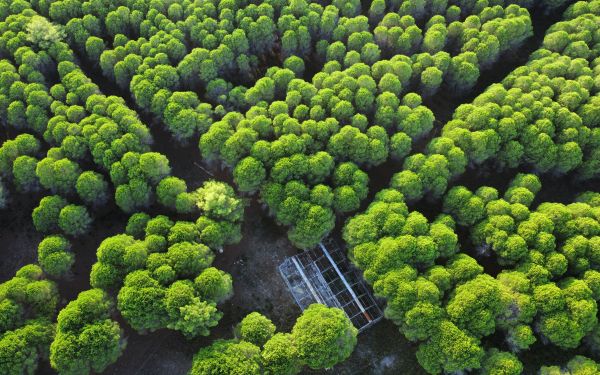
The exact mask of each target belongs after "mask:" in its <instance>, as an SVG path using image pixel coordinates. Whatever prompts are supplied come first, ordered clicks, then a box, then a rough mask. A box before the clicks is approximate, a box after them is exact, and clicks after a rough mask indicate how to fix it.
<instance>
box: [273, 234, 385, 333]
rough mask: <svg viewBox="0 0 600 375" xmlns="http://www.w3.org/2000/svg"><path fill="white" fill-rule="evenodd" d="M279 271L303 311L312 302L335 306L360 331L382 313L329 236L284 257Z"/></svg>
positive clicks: (378, 318)
mask: <svg viewBox="0 0 600 375" xmlns="http://www.w3.org/2000/svg"><path fill="white" fill-rule="evenodd" d="M279 272H280V273H281V276H282V277H283V279H284V281H285V283H286V284H287V286H288V288H289V290H290V292H291V293H292V295H293V297H294V299H295V300H296V303H297V304H298V306H300V308H301V309H302V310H303V311H304V309H306V308H307V307H308V306H309V305H310V304H312V303H321V304H324V305H326V306H329V307H337V308H339V309H342V310H343V311H344V312H345V313H346V315H347V316H348V318H350V320H351V321H352V323H353V324H354V326H355V327H356V328H357V329H358V330H359V331H363V330H365V329H366V328H368V327H369V326H371V325H373V324H375V323H376V322H378V321H379V320H380V319H381V318H382V317H383V313H382V311H381V308H380V307H379V305H378V304H377V301H376V300H375V298H373V295H372V294H371V292H370V291H369V289H368V288H367V286H366V284H365V282H364V280H363V279H362V277H361V276H360V275H359V274H358V272H357V271H356V269H355V268H354V267H352V265H351V264H350V262H349V261H348V258H347V257H346V255H345V254H344V252H343V248H342V247H341V246H339V244H338V243H336V242H335V241H334V240H332V239H327V240H325V241H323V242H322V243H320V244H319V246H317V247H316V248H314V249H312V250H308V251H304V252H302V253H300V254H297V255H294V256H292V257H289V258H286V259H285V260H284V261H283V263H282V264H281V265H280V266H279Z"/></svg>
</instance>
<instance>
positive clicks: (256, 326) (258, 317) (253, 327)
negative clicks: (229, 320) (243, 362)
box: [237, 312, 275, 347]
mask: <svg viewBox="0 0 600 375" xmlns="http://www.w3.org/2000/svg"><path fill="white" fill-rule="evenodd" d="M237 331H238V332H239V335H240V339H241V340H243V341H247V342H249V343H252V344H254V345H256V346H258V347H262V346H263V345H264V344H265V343H266V342H267V341H268V340H269V339H270V338H271V337H273V334H275V325H274V324H273V322H271V320H270V319H269V318H267V317H265V316H264V315H262V314H260V313H257V312H252V313H250V314H248V315H246V316H245V317H244V319H242V321H241V322H240V323H239V325H238V326H237Z"/></svg>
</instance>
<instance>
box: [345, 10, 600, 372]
mask: <svg viewBox="0 0 600 375" xmlns="http://www.w3.org/2000/svg"><path fill="white" fill-rule="evenodd" d="M599 25H600V3H599V2H598V1H588V2H584V1H580V2H577V3H575V4H573V5H572V6H570V7H569V8H568V9H567V10H566V12H565V14H564V17H563V21H561V22H558V23H556V24H554V25H553V26H551V27H550V29H549V30H548V32H547V33H546V35H545V38H544V41H543V45H542V47H541V48H540V49H539V50H537V51H535V52H534V53H533V54H532V55H531V57H530V59H529V61H528V62H527V64H526V65H524V66H521V67H518V68H517V69H515V70H514V71H513V72H511V73H510V74H509V75H508V76H507V77H506V78H505V79H504V80H503V81H502V83H499V84H494V85H492V86H490V87H489V88H488V89H487V90H486V91H485V92H484V93H482V94H481V95H479V96H477V97H476V98H475V99H474V100H473V102H472V103H469V104H463V105H461V106H459V107H458V108H457V109H456V111H455V112H454V115H453V118H452V120H451V121H449V122H448V123H446V124H445V125H444V127H443V128H442V130H441V135H440V136H439V137H436V138H434V139H432V140H431V141H430V142H429V144H428V146H427V149H426V152H425V153H418V154H414V155H411V156H409V157H408V158H407V159H406V160H405V162H404V165H403V168H402V170H401V171H400V172H399V173H397V174H396V175H394V177H393V178H392V180H391V182H390V186H389V188H386V189H384V190H382V191H380V192H378V193H377V194H376V196H375V199H374V200H373V202H372V203H371V204H370V205H369V206H368V208H367V209H366V210H365V211H364V212H362V213H360V214H358V215H356V216H354V217H353V218H352V219H350V220H349V221H348V222H347V223H346V226H345V228H344V239H345V241H346V243H347V244H348V246H349V249H350V250H349V256H350V258H351V259H352V260H353V262H354V264H355V265H356V266H357V267H358V268H360V269H361V270H362V271H363V272H364V277H365V279H366V280H367V281H368V282H369V283H370V284H372V285H373V288H374V290H375V293H376V294H377V295H378V296H380V297H383V298H385V300H386V301H387V307H386V310H385V315H386V317H388V318H389V319H391V320H392V321H394V322H395V323H396V324H397V325H398V326H399V328H400V331H401V332H402V333H403V334H404V335H405V337H407V338H408V339H409V340H411V341H414V342H416V343H418V351H417V359H418V360H419V363H420V364H421V365H422V366H423V368H424V369H425V370H426V371H427V372H429V373H432V374H438V373H454V372H464V371H467V372H469V371H471V372H478V371H480V372H481V373H485V374H520V373H523V372H524V371H525V370H524V367H523V363H522V361H521V360H522V359H524V358H526V357H527V356H528V355H529V354H530V353H532V352H538V353H539V352H540V351H544V350H547V349H550V350H554V351H556V350H557V349H560V350H565V351H569V352H570V353H573V352H574V353H579V354H584V355H587V356H591V357H592V358H595V357H596V356H597V355H598V353H599V350H600V347H599V346H598V338H599V337H600V336H599V333H600V328H599V327H600V326H599V325H598V300H599V299H600V294H598V291H599V290H600V289H598V286H599V285H600V284H599V281H600V272H599V270H600V268H599V266H598V263H597V262H598V261H599V260H600V258H598V255H597V253H598V251H600V247H598V244H600V242H598V241H599V240H600V222H599V220H600V216H599V214H600V211H599V210H600V195H599V193H598V192H585V193H583V192H582V193H581V194H580V195H579V196H578V197H577V198H576V199H575V200H574V201H572V202H568V203H566V204H565V203H559V202H543V201H540V200H539V199H537V200H536V194H537V193H538V192H539V191H540V189H541V187H542V186H541V182H540V179H539V178H538V177H537V176H536V175H535V174H517V175H516V177H515V178H514V179H513V180H512V182H511V183H510V184H509V186H508V187H507V188H506V190H505V191H504V193H503V194H501V193H500V192H499V191H498V189H496V188H493V187H489V186H481V187H479V188H477V189H474V190H469V189H468V188H466V187H464V186H454V187H452V188H451V189H449V190H447V189H448V185H449V184H450V183H451V182H452V180H453V179H457V178H458V177H460V176H461V175H463V174H464V173H465V171H471V170H473V169H474V168H476V167H482V166H492V167H493V170H496V171H498V170H500V169H503V168H512V170H514V168H520V169H530V170H533V171H535V173H536V174H537V175H543V174H553V175H554V176H555V177H556V176H560V175H563V176H565V177H563V178H569V179H573V180H575V181H582V180H587V179H590V178H594V177H596V176H597V173H598V171H600V168H599V167H598V166H599V164H598V160H599V159H598V156H599V155H600V154H599V153H598V139H599V138H598V135H599V134H600V133H598V129H599V128H598V125H600V106H599V105H598V104H599V102H598V92H599V89H600V84H599V83H600V81H599V77H600V75H598V66H599V65H598V64H599V63H600V60H599V57H600V40H599V39H598V37H597V35H598V30H599ZM424 197H427V198H429V200H430V201H431V200H434V199H436V198H440V199H442V200H443V213H440V214H439V215H438V216H437V217H435V218H432V219H433V220H429V219H427V218H426V217H425V216H424V215H422V214H421V213H420V212H418V211H415V210H411V209H409V206H408V205H407V204H410V203H414V202H416V201H418V200H421V199H422V198H424ZM535 202H537V203H535ZM457 233H466V234H467V236H468V239H467V240H466V241H463V245H464V244H465V243H466V244H467V246H469V247H468V248H462V249H461V248H460V245H459V238H458V235H457ZM490 262H491V264H493V265H492V266H490ZM480 263H481V264H486V267H485V268H484V267H483V266H482V265H481V264H480ZM492 337H493V338H492ZM528 371H532V369H528ZM598 371H600V367H599V365H598V364H597V363H595V362H594V361H593V360H591V359H587V358H585V357H583V356H581V355H580V356H576V357H574V358H573V360H571V361H570V362H568V363H562V364H559V365H558V366H548V367H542V369H541V370H540V373H541V374H559V373H561V374H562V373H566V374H595V373H598Z"/></svg>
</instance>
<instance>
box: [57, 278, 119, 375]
mask: <svg viewBox="0 0 600 375" xmlns="http://www.w3.org/2000/svg"><path fill="white" fill-rule="evenodd" d="M110 311H111V302H110V299H109V297H108V295H106V294H105V293H104V292H103V291H101V290H100V289H90V290H87V291H84V292H81V293H79V295H78V296H77V299H75V300H73V301H71V302H69V303H68V304H67V306H65V308H64V309H63V310H62V311H61V312H60V313H59V314H58V319H57V326H56V337H55V338H54V341H53V342H52V344H51V345H50V364H51V365H52V367H53V368H54V369H55V370H57V371H58V372H59V373H64V374H89V373H91V372H92V371H93V372H102V371H104V369H105V368H106V367H107V366H108V365H110V364H111V363H113V362H115V361H116V360H117V358H119V356H120V355H121V352H122V351H123V348H124V346H125V342H124V340H123V339H122V332H121V329H120V327H119V324H118V323H117V322H116V321H114V320H111V319H110Z"/></svg>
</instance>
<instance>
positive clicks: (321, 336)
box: [291, 304, 358, 369]
mask: <svg viewBox="0 0 600 375" xmlns="http://www.w3.org/2000/svg"><path fill="white" fill-rule="evenodd" d="M357 333H358V330H357V329H356V328H354V326H353V325H352V323H351V322H350V320H349V319H348V317H346V315H345V314H344V312H343V311H341V310H339V309H332V308H327V307H325V306H323V305H318V304H313V305H311V306H309V307H308V308H307V309H306V310H304V313H303V314H302V315H301V316H300V318H298V320H297V321H296V324H295V325H294V328H293V329H292V336H291V338H292V340H293V341H294V343H295V344H296V345H297V348H298V355H299V357H300V358H301V360H302V361H303V362H305V363H306V364H307V365H308V367H310V368H312V369H323V368H331V367H333V366H334V365H335V364H336V363H339V362H341V361H343V360H345V359H346V358H348V357H349V356H350V354H351V353H352V351H353V350H354V347H355V346H356V335H357Z"/></svg>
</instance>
